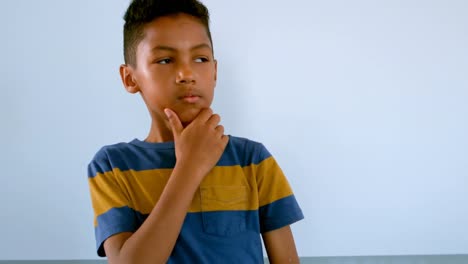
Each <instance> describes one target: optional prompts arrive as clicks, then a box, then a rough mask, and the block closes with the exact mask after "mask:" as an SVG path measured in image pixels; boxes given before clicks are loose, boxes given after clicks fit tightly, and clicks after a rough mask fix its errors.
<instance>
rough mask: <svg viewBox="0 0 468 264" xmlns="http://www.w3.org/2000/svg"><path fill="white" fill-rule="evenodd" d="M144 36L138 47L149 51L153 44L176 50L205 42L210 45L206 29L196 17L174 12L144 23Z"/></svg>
mask: <svg viewBox="0 0 468 264" xmlns="http://www.w3.org/2000/svg"><path fill="white" fill-rule="evenodd" d="M143 31H144V38H143V39H142V41H141V42H140V44H139V47H138V49H139V50H141V51H142V52H144V51H149V50H151V49H152V48H154V47H155V46H158V45H164V46H170V47H173V48H175V49H177V50H184V49H190V48H192V47H193V46H196V45H200V44H207V45H209V46H210V47H211V43H210V39H209V37H208V33H207V29H206V28H205V26H204V25H203V24H202V23H201V22H200V20H198V19H197V18H196V17H193V16H190V15H186V14H176V15H171V16H164V17H160V18H157V19H155V20H153V21H151V22H150V23H148V24H146V25H145V27H144V29H143Z"/></svg>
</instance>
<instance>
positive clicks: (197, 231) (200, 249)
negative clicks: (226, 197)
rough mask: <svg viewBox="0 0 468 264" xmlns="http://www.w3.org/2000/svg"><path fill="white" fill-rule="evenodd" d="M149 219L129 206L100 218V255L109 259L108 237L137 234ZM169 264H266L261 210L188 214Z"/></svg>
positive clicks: (98, 249) (98, 243) (110, 211)
mask: <svg viewBox="0 0 468 264" xmlns="http://www.w3.org/2000/svg"><path fill="white" fill-rule="evenodd" d="M147 216H148V215H147V214H146V215H143V214H141V213H139V212H137V211H135V210H133V209H131V208H129V207H121V208H113V209H111V210H109V211H108V212H106V213H104V214H103V215H100V216H99V217H98V226H97V227H96V230H95V232H96V240H97V241H96V242H97V252H98V255H99V256H101V257H103V256H105V252H104V247H103V244H104V241H105V240H106V239H107V238H109V237H110V236H111V235H113V234H117V233H120V232H135V231H136V230H137V229H138V227H139V226H141V224H142V223H143V221H144V220H145V219H146V218H147ZM116 223H118V225H116ZM168 263H263V252H262V243H261V238H260V224H259V216H258V211H222V212H199V213H188V214H187V216H186V217H185V221H184V224H183V226H182V229H181V231H180V235H179V237H178V239H177V242H176V245H175V247H174V250H173V252H172V254H171V257H170V259H169V261H168Z"/></svg>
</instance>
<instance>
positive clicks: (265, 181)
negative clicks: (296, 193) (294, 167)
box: [244, 156, 293, 206]
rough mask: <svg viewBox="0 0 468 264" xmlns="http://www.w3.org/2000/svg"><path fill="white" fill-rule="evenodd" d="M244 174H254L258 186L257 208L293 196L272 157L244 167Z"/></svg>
mask: <svg viewBox="0 0 468 264" xmlns="http://www.w3.org/2000/svg"><path fill="white" fill-rule="evenodd" d="M244 171H246V174H248V173H251V174H252V173H255V176H256V180H257V184H258V198H259V206H264V205H267V204H270V203H272V202H274V201H277V200H279V199H282V198H284V197H287V196H289V195H291V194H293V192H292V189H291V186H290V185H289V183H288V180H287V179H286V177H285V176H284V173H283V171H282V170H281V168H280V167H279V165H278V163H277V162H276V160H275V159H274V158H273V156H270V157H269V158H267V159H265V160H263V161H262V162H260V163H259V164H258V165H251V166H247V167H244Z"/></svg>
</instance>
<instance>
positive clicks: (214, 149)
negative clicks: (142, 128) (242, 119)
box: [164, 108, 229, 180]
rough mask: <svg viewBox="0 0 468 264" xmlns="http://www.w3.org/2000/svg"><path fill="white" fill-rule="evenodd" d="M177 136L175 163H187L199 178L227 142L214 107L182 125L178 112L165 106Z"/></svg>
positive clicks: (211, 166)
mask: <svg viewBox="0 0 468 264" xmlns="http://www.w3.org/2000/svg"><path fill="white" fill-rule="evenodd" d="M164 112H165V113H166V116H167V118H168V119H169V124H170V126H171V129H172V134H173V135H174V142H175V152H176V166H178V165H179V166H184V167H186V168H187V169H188V171H191V172H192V171H193V172H194V173H196V174H197V175H198V177H201V178H200V180H201V179H203V177H205V175H206V174H208V172H209V171H210V170H211V169H212V168H213V167H214V166H215V165H216V163H217V162H218V160H219V159H220V157H221V155H222V154H223V151H224V149H225V147H226V145H227V143H228V140H229V138H228V137H227V136H226V135H224V127H223V126H222V125H219V122H220V121H221V118H220V117H219V115H217V114H213V111H212V110H211V109H202V110H201V111H200V113H199V114H198V116H197V117H196V118H195V119H194V120H193V121H192V122H191V123H190V124H189V125H188V126H187V127H185V128H184V127H183V126H182V123H181V122H180V120H179V117H178V116H177V114H176V113H175V112H174V111H172V110H170V109H168V108H166V109H164Z"/></svg>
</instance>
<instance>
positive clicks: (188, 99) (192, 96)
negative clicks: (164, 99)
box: [179, 94, 201, 104]
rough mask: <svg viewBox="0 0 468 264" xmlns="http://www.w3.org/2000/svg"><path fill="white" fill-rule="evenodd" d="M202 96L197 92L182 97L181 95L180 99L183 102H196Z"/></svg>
mask: <svg viewBox="0 0 468 264" xmlns="http://www.w3.org/2000/svg"><path fill="white" fill-rule="evenodd" d="M200 98H201V96H199V95H195V94H185V95H183V96H181V97H179V99H180V100H182V101H183V102H186V103H189V104H194V103H196V102H198V101H199V100H200Z"/></svg>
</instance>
